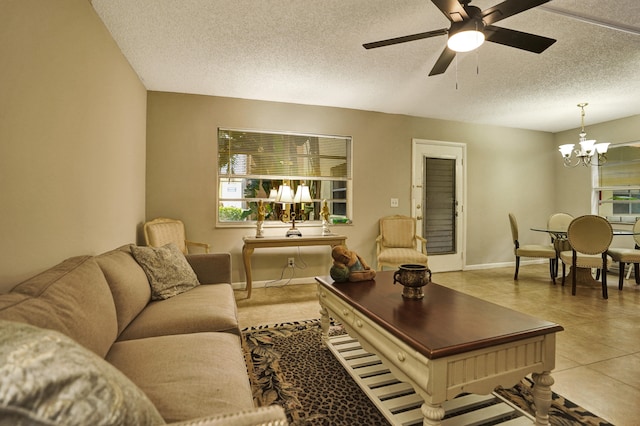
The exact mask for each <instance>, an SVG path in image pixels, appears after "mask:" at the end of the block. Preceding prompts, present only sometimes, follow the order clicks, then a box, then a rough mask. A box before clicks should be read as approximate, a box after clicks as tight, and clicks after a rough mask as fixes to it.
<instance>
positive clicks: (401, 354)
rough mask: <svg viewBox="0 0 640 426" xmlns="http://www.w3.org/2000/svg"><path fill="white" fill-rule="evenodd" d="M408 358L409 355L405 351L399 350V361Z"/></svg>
mask: <svg viewBox="0 0 640 426" xmlns="http://www.w3.org/2000/svg"><path fill="white" fill-rule="evenodd" d="M405 359H407V357H406V356H405V354H404V353H402V352H398V361H400V362H404V360H405Z"/></svg>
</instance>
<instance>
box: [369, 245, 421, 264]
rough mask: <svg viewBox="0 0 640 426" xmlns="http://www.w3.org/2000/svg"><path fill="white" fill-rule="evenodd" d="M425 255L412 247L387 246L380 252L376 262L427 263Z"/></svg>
mask: <svg viewBox="0 0 640 426" xmlns="http://www.w3.org/2000/svg"><path fill="white" fill-rule="evenodd" d="M427 260H428V258H427V255H426V254H423V253H420V252H419V251H416V250H414V249H412V248H387V249H384V250H382V251H381V252H380V255H379V256H378V263H386V264H394V265H401V264H404V263H418V264H422V265H426V264H427Z"/></svg>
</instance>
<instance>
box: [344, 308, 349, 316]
mask: <svg viewBox="0 0 640 426" xmlns="http://www.w3.org/2000/svg"><path fill="white" fill-rule="evenodd" d="M342 315H344V316H345V317H348V316H349V311H347V310H346V309H343V310H342Z"/></svg>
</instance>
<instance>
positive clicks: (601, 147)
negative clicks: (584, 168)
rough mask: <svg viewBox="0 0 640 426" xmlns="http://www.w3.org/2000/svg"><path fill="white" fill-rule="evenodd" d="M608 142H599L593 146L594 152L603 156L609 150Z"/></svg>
mask: <svg viewBox="0 0 640 426" xmlns="http://www.w3.org/2000/svg"><path fill="white" fill-rule="evenodd" d="M609 145H610V143H609V142H601V143H597V144H595V145H594V148H595V150H596V151H597V152H598V154H605V153H606V152H607V151H608V150H609Z"/></svg>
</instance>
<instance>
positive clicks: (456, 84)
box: [456, 55, 458, 90]
mask: <svg viewBox="0 0 640 426" xmlns="http://www.w3.org/2000/svg"><path fill="white" fill-rule="evenodd" d="M456 90H458V55H456Z"/></svg>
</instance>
